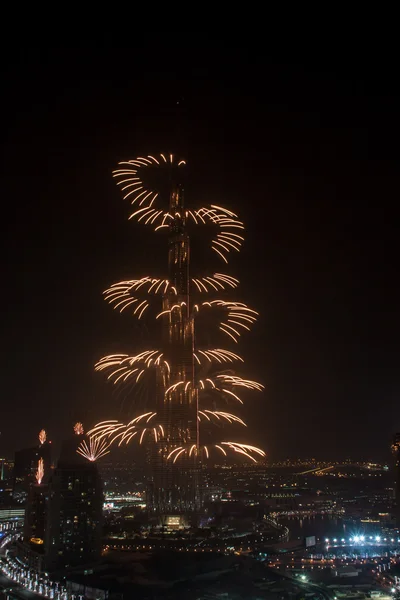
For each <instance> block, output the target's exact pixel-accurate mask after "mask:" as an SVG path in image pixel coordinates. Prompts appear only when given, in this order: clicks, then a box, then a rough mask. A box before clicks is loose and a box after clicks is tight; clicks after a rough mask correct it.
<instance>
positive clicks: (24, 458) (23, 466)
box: [13, 442, 51, 497]
mask: <svg viewBox="0 0 400 600" xmlns="http://www.w3.org/2000/svg"><path fill="white" fill-rule="evenodd" d="M41 458H42V459H43V463H44V473H45V476H44V478H45V480H46V479H47V478H48V476H49V474H50V468H51V443H50V442H46V443H44V444H40V445H38V446H34V447H32V448H24V449H23V450H18V451H17V452H16V453H15V461H14V482H13V495H14V497H15V496H16V495H18V494H19V493H21V492H25V493H28V491H29V487H30V485H31V484H33V483H34V482H35V475H36V471H37V468H38V463H39V460H40V459H41Z"/></svg>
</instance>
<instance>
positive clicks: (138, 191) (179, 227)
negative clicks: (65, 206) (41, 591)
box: [89, 154, 265, 515]
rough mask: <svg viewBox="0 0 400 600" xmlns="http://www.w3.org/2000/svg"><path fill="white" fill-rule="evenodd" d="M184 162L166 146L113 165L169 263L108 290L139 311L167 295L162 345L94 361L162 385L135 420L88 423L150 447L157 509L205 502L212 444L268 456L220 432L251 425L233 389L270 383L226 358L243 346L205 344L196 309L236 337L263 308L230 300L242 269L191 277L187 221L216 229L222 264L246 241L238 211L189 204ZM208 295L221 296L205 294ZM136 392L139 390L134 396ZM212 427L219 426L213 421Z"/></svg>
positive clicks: (128, 382)
mask: <svg viewBox="0 0 400 600" xmlns="http://www.w3.org/2000/svg"><path fill="white" fill-rule="evenodd" d="M185 164H186V163H185V161H184V160H181V159H179V158H176V157H175V156H174V155H173V154H168V155H165V154H160V155H159V157H155V156H148V157H140V158H137V159H134V160H130V161H126V162H121V163H120V165H119V166H120V168H118V169H117V170H116V171H115V172H114V177H115V178H116V179H117V183H118V185H120V186H121V189H122V190H123V192H124V198H125V199H129V201H130V202H131V204H132V205H134V212H133V213H132V214H131V215H130V217H129V218H130V219H132V218H135V219H136V220H137V221H138V222H141V223H143V224H144V225H147V226H150V227H152V228H153V229H154V230H155V231H159V230H164V232H166V233H167V236H168V272H167V274H166V275H165V277H164V278H155V277H151V276H147V277H142V278H141V279H133V280H128V281H121V282H119V283H115V284H113V285H112V286H111V287H110V288H109V289H108V290H106V291H105V293H104V294H105V299H106V300H107V301H108V302H110V303H111V304H112V305H113V306H114V308H117V309H119V310H120V312H122V311H125V310H126V312H129V311H131V312H132V313H133V315H134V316H135V317H137V318H138V319H141V318H142V317H143V315H145V314H150V313H151V308H152V305H153V304H156V302H155V301H156V300H158V301H160V300H161V307H160V304H158V309H156V310H157V312H155V313H153V317H155V320H156V321H158V323H160V325H161V335H160V339H161V341H160V346H159V348H157V349H151V350H145V351H142V352H140V353H139V354H137V355H136V356H129V355H127V354H113V355H110V356H106V357H104V358H102V359H101V360H100V361H99V362H98V363H97V365H96V370H98V371H103V370H105V371H109V372H110V373H109V375H108V380H109V381H112V382H113V383H114V384H119V385H122V386H124V387H128V386H131V389H132V388H133V387H134V386H135V385H136V384H137V383H138V382H139V380H140V381H141V383H142V382H143V381H146V378H147V385H149V383H150V382H151V378H152V379H153V381H154V373H155V379H156V392H155V394H153V395H152V398H151V400H150V401H149V402H148V404H147V405H146V412H144V413H142V414H138V415H137V416H135V417H134V418H133V419H132V420H131V421H129V422H128V423H126V422H125V423H119V422H117V421H114V420H110V421H105V422H103V423H99V424H98V425H96V426H95V427H94V428H93V429H92V430H91V431H90V432H89V434H91V435H92V436H94V437H97V436H98V437H99V439H103V440H104V439H105V437H107V438H108V440H109V441H110V443H113V442H115V441H118V444H119V445H121V444H124V443H129V442H130V441H131V440H132V439H135V440H137V441H138V442H139V444H142V443H143V444H146V445H148V446H149V447H150V448H149V450H150V452H149V453H150V456H151V465H152V477H151V480H152V481H151V485H150V489H149V494H148V505H149V508H150V509H152V510H153V511H154V512H157V513H158V514H160V515H167V514H169V515H174V514H176V513H178V514H182V513H184V514H188V513H191V514H193V513H195V512H196V510H197V509H198V508H199V506H200V503H201V498H200V492H199V487H200V486H199V468H200V466H201V464H202V463H203V462H204V461H206V460H207V459H208V458H209V457H210V453H216V454H219V456H221V455H222V456H226V455H227V453H228V452H229V451H230V452H235V453H238V454H240V455H241V456H242V457H245V458H246V459H248V460H251V461H256V458H255V456H257V455H258V456H261V457H263V456H265V453H264V452H263V451H262V450H260V449H259V448H256V447H255V446H252V445H250V444H247V443H241V442H232V441H225V440H223V441H221V440H220V438H219V436H218V433H220V431H221V426H222V425H225V426H232V425H238V426H239V427H240V426H244V425H245V423H244V421H243V420H242V419H241V418H240V417H238V416H237V415H235V414H232V413H231V412H227V411H226V405H227V403H228V402H236V403H242V400H241V398H240V397H239V396H238V395H237V392H236V389H237V388H240V387H242V388H248V389H256V390H261V389H262V387H263V386H262V385H260V384H259V383H257V382H255V381H249V380H245V379H242V378H241V377H238V376H236V375H234V374H233V373H234V371H232V370H231V367H232V364H231V365H229V366H228V364H229V363H234V362H239V363H240V362H243V359H242V358H241V357H240V356H239V355H238V354H236V353H234V352H232V351H231V350H228V349H224V348H221V347H217V348H211V349H210V348H207V347H204V346H203V345H202V342H201V337H202V336H201V335H199V325H198V319H199V318H201V319H205V320H203V325H202V327H203V329H204V330H208V329H212V330H213V331H214V332H215V330H217V331H218V329H219V331H220V332H221V333H219V336H221V337H223V336H225V339H228V340H229V341H230V342H232V341H233V342H235V343H237V342H238V340H239V338H240V335H241V333H243V332H244V331H243V330H249V329H250V326H251V325H252V324H253V323H254V322H255V320H256V315H257V313H256V311H254V310H252V309H250V308H249V307H248V306H247V305H246V304H244V303H242V302H236V301H232V300H228V299H225V298H226V296H225V295H224V291H228V290H232V289H234V288H236V287H237V286H238V284H239V281H238V280H237V279H236V278H234V277H232V276H230V275H227V274H225V273H214V274H212V273H211V274H208V275H207V276H204V277H202V276H196V277H193V276H192V274H191V273H190V272H189V267H190V242H189V223H191V224H192V225H194V226H201V227H202V226H207V230H208V231H213V233H212V243H211V249H212V250H213V251H214V252H215V253H216V254H217V255H218V257H219V259H222V260H223V261H224V263H227V262H228V258H227V256H228V255H229V253H230V252H231V251H239V250H240V246H241V242H242V240H243V237H242V236H241V234H240V233H241V230H242V229H243V224H242V223H241V221H240V220H239V219H238V217H237V215H235V214H234V213H233V212H231V211H230V210H227V209H225V208H222V207H220V206H215V205H211V206H207V207H202V208H199V209H189V208H187V207H186V206H185V203H184V190H183V183H182V182H183V179H182V172H183V168H184V166H185ZM160 178H161V179H163V181H164V184H165V183H167V188H168V193H167V194H164V201H165V200H167V198H168V200H167V202H166V206H164V208H163V207H162V205H161V206H160V205H156V202H157V198H158V196H160V199H161V201H162V195H163V194H162V192H160V191H159V190H161V189H162V187H163V186H162V185H160V186H159V187H158V183H157V181H159V179H160ZM157 190H158V191H157ZM201 270H202V271H203V270H204V266H203V267H201ZM209 294H214V295H216V296H217V297H216V298H214V299H208V298H207V295H209ZM221 295H223V296H224V299H221ZM160 308H162V310H161V311H160ZM203 315H209V316H208V317H207V316H205V317H203ZM195 324H196V334H195ZM210 325H211V327H210ZM204 337H206V338H208V335H207V336H204ZM203 343H204V341H203ZM227 368H229V371H228V370H227ZM136 398H137V396H136V395H135V392H134V390H132V399H133V404H135V402H136ZM199 401H201V404H200V405H199ZM200 427H201V429H199V428H200ZM213 427H214V432H216V434H215V433H214V434H213V433H212V432H211V431H209V430H208V428H211V429H212V428H213ZM216 435H217V436H218V437H217V439H215V438H216Z"/></svg>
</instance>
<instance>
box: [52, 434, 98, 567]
mask: <svg viewBox="0 0 400 600" xmlns="http://www.w3.org/2000/svg"><path fill="white" fill-rule="evenodd" d="M80 439H81V438H80V436H74V437H73V438H72V439H70V440H67V441H66V442H65V443H64V445H63V448H62V452H61V456H60V459H59V461H58V463H57V468H56V469H55V470H54V472H53V474H52V476H51V478H50V482H49V503H48V514H47V522H46V532H45V553H46V568H47V569H48V570H54V569H65V568H67V567H72V566H76V565H84V564H91V563H94V562H95V561H96V560H98V558H99V557H100V554H101V535H102V508H103V492H102V484H101V479H100V475H99V473H98V470H97V467H96V465H95V464H94V462H89V461H87V460H85V459H84V458H83V457H82V456H80V455H79V454H78V453H77V452H76V450H77V447H78V444H79V442H80Z"/></svg>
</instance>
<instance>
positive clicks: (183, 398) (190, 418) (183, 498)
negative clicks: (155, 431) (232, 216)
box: [148, 181, 200, 514]
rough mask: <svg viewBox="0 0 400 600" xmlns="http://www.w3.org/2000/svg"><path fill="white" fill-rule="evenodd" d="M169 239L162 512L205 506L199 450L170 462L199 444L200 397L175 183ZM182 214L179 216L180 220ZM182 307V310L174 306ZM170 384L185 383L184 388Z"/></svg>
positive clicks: (157, 476)
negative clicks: (184, 449) (175, 453)
mask: <svg viewBox="0 0 400 600" xmlns="http://www.w3.org/2000/svg"><path fill="white" fill-rule="evenodd" d="M169 214H170V215H171V217H172V218H171V225H170V228H169V237H168V280H169V282H170V285H169V286H168V289H167V292H166V293H165V294H164V295H163V299H162V309H163V312H164V311H165V312H168V313H169V314H170V315H171V317H170V319H168V320H164V322H163V336H162V343H163V346H162V352H163V356H164V357H165V361H166V363H167V365H168V367H167V366H166V365H164V367H163V368H161V369H159V370H158V371H157V378H158V382H157V384H158V385H157V391H156V397H157V416H158V422H159V423H160V425H161V427H162V428H163V431H164V433H165V435H164V437H163V438H161V439H160V440H159V441H158V443H157V444H156V445H153V446H152V448H153V450H152V478H151V484H150V486H151V488H150V492H149V494H148V500H149V502H148V504H149V508H150V509H151V510H153V511H158V512H159V513H160V514H167V513H170V512H178V513H188V512H193V511H195V510H196V509H197V508H199V505H200V495H199V482H198V468H199V462H198V452H192V453H191V454H190V455H189V454H186V455H185V456H184V457H183V458H182V460H181V461H180V462H179V463H178V465H175V464H174V463H173V461H169V460H168V456H169V454H170V452H171V451H172V450H173V449H174V448H177V447H179V446H183V445H184V446H189V447H192V446H194V447H195V448H198V445H199V431H198V418H197V415H198V393H197V389H196V387H195V384H194V318H193V314H191V313H190V309H191V304H190V277H189V264H190V241H189V236H188V234H187V230H186V218H185V208H184V190H183V186H182V184H180V183H179V182H178V181H173V182H172V183H171V191H170V202H169ZM178 215H179V216H178ZM177 307H179V310H174V308H177ZM167 369H168V381H170V382H179V381H184V382H185V386H181V387H180V389H179V390H176V389H174V386H173V385H172V386H171V385H170V386H169V389H168V387H167V391H166V380H167V378H166V376H167V373H166V371H167Z"/></svg>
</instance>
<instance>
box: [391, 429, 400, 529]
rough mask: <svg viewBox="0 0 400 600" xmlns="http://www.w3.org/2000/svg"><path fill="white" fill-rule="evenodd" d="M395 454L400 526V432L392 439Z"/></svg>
mask: <svg viewBox="0 0 400 600" xmlns="http://www.w3.org/2000/svg"><path fill="white" fill-rule="evenodd" d="M391 448H392V453H393V456H394V476H395V480H394V497H395V502H396V511H395V512H396V525H397V526H398V527H400V433H396V434H395V435H394V437H393V441H392V447H391Z"/></svg>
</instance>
